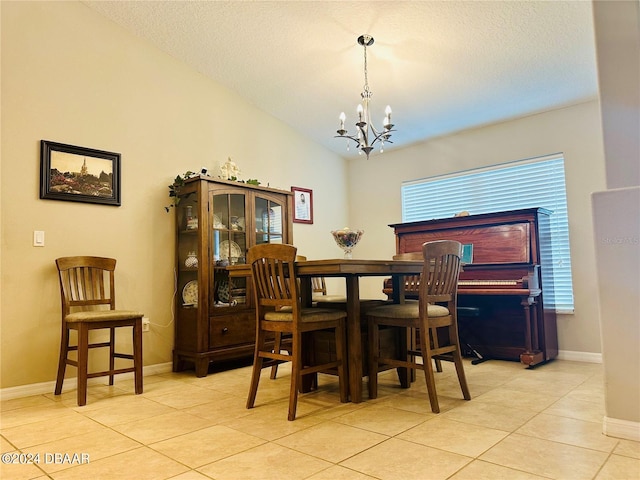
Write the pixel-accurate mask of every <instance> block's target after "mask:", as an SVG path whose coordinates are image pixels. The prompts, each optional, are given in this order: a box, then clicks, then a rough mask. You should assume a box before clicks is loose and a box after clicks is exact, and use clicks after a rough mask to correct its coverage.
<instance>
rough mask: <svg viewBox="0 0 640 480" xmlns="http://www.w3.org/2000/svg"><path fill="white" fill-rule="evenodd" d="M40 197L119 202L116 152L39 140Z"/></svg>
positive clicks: (105, 202)
mask: <svg viewBox="0 0 640 480" xmlns="http://www.w3.org/2000/svg"><path fill="white" fill-rule="evenodd" d="M40 161H41V175H40V198H44V199H53V200H69V201H76V202H87V203H102V204H106V205H117V206H119V205H120V154H119V153H113V152H106V151H103V150H95V149H90V148H85V147H77V146H74V145H66V144H62V143H55V142H49V141H47V140H42V142H41V159H40Z"/></svg>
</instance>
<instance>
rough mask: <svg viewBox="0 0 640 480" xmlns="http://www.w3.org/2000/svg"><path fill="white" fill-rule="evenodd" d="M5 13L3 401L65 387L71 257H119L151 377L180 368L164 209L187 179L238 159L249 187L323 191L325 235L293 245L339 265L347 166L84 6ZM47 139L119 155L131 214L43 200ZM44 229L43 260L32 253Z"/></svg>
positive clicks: (310, 228)
mask: <svg viewBox="0 0 640 480" xmlns="http://www.w3.org/2000/svg"><path fill="white" fill-rule="evenodd" d="M1 8H2V10H1V14H2V52H1V53H2V91H1V94H2V131H1V134H2V138H1V149H2V150H1V153H2V164H1V180H2V184H1V195H2V197H1V200H2V202H1V220H2V248H1V287H2V288H1V317H0V328H1V330H0V335H1V344H0V351H1V355H2V357H1V360H2V362H1V363H2V379H1V385H0V387H1V388H8V387H13V386H18V385H26V384H33V383H39V382H47V381H52V380H54V379H55V371H56V364H57V354H58V343H59V338H60V300H59V292H58V284H57V277H56V270H55V265H54V259H55V258H57V257H59V256H64V255H77V254H96V255H103V256H110V257H115V258H117V259H118V267H117V269H116V281H117V284H118V297H119V298H118V304H119V306H120V307H122V308H135V309H139V310H142V311H143V312H145V314H146V315H147V316H148V317H149V318H150V319H151V322H152V328H151V332H149V333H145V334H144V363H145V365H154V364H158V363H164V362H169V361H170V360H171V349H172V346H173V325H171V322H172V316H171V301H172V294H173V251H174V219H173V215H170V214H167V213H165V211H164V206H165V205H167V204H168V202H169V198H168V196H167V194H168V189H167V185H168V184H169V183H171V181H172V179H173V178H174V177H175V175H176V174H179V173H183V172H184V171H186V170H195V169H199V168H200V167H203V166H204V167H208V168H209V169H210V170H212V171H213V172H216V173H217V172H218V171H219V170H218V169H219V166H220V164H221V163H223V162H224V161H225V160H226V159H227V157H229V156H230V157H231V158H232V159H233V160H234V161H235V162H236V163H237V164H238V165H239V167H240V168H241V170H242V178H245V179H248V178H258V179H259V180H261V181H262V182H263V184H266V183H267V182H269V183H270V185H271V186H275V187H280V188H283V189H286V190H288V189H289V188H290V187H291V185H295V186H300V187H305V188H311V189H313V193H314V202H315V205H316V206H317V208H316V210H315V218H314V220H315V222H314V224H313V225H304V224H295V225H294V240H295V243H296V244H297V245H298V247H299V248H300V250H301V252H303V253H304V254H305V255H307V256H308V257H310V258H314V257H315V258H318V257H330V256H335V255H336V254H337V253H339V252H338V251H337V247H336V246H335V245H334V244H333V241H332V240H331V237H330V235H329V233H328V231H329V230H331V229H332V228H335V226H336V224H338V225H342V224H344V223H346V216H347V211H346V210H345V209H344V205H345V204H346V196H345V195H344V194H343V192H344V191H345V185H346V183H345V172H346V171H345V166H344V161H343V160H342V159H341V158H340V157H339V156H336V155H334V154H332V153H330V152H328V151H326V150H325V149H323V148H321V147H319V146H317V145H316V144H314V143H312V142H311V141H309V140H307V139H305V138H302V137H301V136H300V135H298V134H296V133H294V131H293V130H292V129H291V128H289V127H288V126H287V125H284V124H283V123H281V122H279V121H277V120H275V119H274V118H272V117H270V116H267V115H266V114H264V113H263V112H261V111H259V110H257V109H255V108H254V107H252V106H251V105H249V104H248V103H247V102H246V101H244V100H243V99H242V98H240V97H238V96H237V95H235V94H234V93H233V92H231V91H229V90H227V89H225V88H222V87H221V86H219V85H217V84H215V83H213V82H211V81H210V80H208V79H207V78H205V77H203V76H202V75H200V74H198V73H196V72H195V71H194V70H192V69H190V68H188V67H187V66H186V65H184V64H182V63H180V62H178V61H176V60H175V59H173V58H172V57H170V56H168V55H166V54H164V53H162V52H160V51H159V50H157V49H155V48H153V47H152V46H150V45H148V44H147V43H145V42H143V41H142V40H140V39H138V38H137V37H134V36H132V35H130V34H129V33H127V32H125V31H124V30H122V29H120V28H119V27H117V26H116V25H115V24H113V23H112V22H110V21H108V20H106V19H104V18H103V17H101V16H100V15H98V14H97V13H96V12H94V11H93V10H91V9H88V8H87V7H85V6H84V5H82V4H81V3H79V2H2V4H1ZM301 107H302V106H301ZM41 139H46V140H51V141H56V142H61V143H69V144H73V145H80V146H85V147H90V148H96V149H102V150H108V151H114V152H119V153H121V154H122V206H121V207H110V206H102V205H92V204H83V203H74V202H62V201H53V200H40V199H39V197H38V188H39V168H40V160H39V142H40V140H41ZM318 165H322V166H323V168H322V169H318ZM34 230H44V231H45V234H46V246H45V247H44V248H37V247H33V246H32V238H33V231H34ZM319 238H321V239H325V240H326V241H318V239H319ZM69 370H70V374H71V375H73V376H75V369H73V368H71V369H69Z"/></svg>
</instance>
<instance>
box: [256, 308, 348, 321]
mask: <svg viewBox="0 0 640 480" xmlns="http://www.w3.org/2000/svg"><path fill="white" fill-rule="evenodd" d="M300 315H301V317H302V321H303V322H322V321H325V320H338V319H339V318H344V317H346V316H347V312H344V311H342V310H335V309H332V308H303V309H302V310H301V311H300ZM264 319H265V320H270V321H276V322H291V321H292V320H293V314H292V313H291V311H287V310H284V309H283V310H280V311H277V312H267V313H265V314H264Z"/></svg>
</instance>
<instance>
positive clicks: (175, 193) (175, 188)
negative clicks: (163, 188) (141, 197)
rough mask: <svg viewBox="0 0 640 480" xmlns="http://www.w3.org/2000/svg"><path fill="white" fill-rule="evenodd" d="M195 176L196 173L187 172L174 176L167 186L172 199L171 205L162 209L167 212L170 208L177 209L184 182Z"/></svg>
mask: <svg viewBox="0 0 640 480" xmlns="http://www.w3.org/2000/svg"><path fill="white" fill-rule="evenodd" d="M195 175H197V173H195V172H192V171H191V170H187V171H186V172H185V173H184V174H183V175H182V176H180V175H178V176H176V178H175V180H174V181H173V183H172V184H171V185H169V197H170V198H171V199H172V202H171V205H169V206H167V207H164V209H165V210H166V211H167V212H168V211H169V210H170V209H171V208H173V207H177V206H178V204H179V203H180V197H179V195H180V189H181V188H182V187H183V186H184V182H185V180H187V179H189V178H191V177H193V176H195Z"/></svg>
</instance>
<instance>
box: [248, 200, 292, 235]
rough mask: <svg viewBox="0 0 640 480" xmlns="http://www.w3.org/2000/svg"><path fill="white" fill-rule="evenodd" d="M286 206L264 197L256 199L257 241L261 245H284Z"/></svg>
mask: <svg viewBox="0 0 640 480" xmlns="http://www.w3.org/2000/svg"><path fill="white" fill-rule="evenodd" d="M283 214H284V206H283V205H282V204H281V203H278V202H276V201H273V200H270V199H268V198H264V197H256V199H255V216H256V218H255V221H256V241H255V244H256V245H259V244H261V243H284V240H285V239H284V224H283V222H284V218H283Z"/></svg>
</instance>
